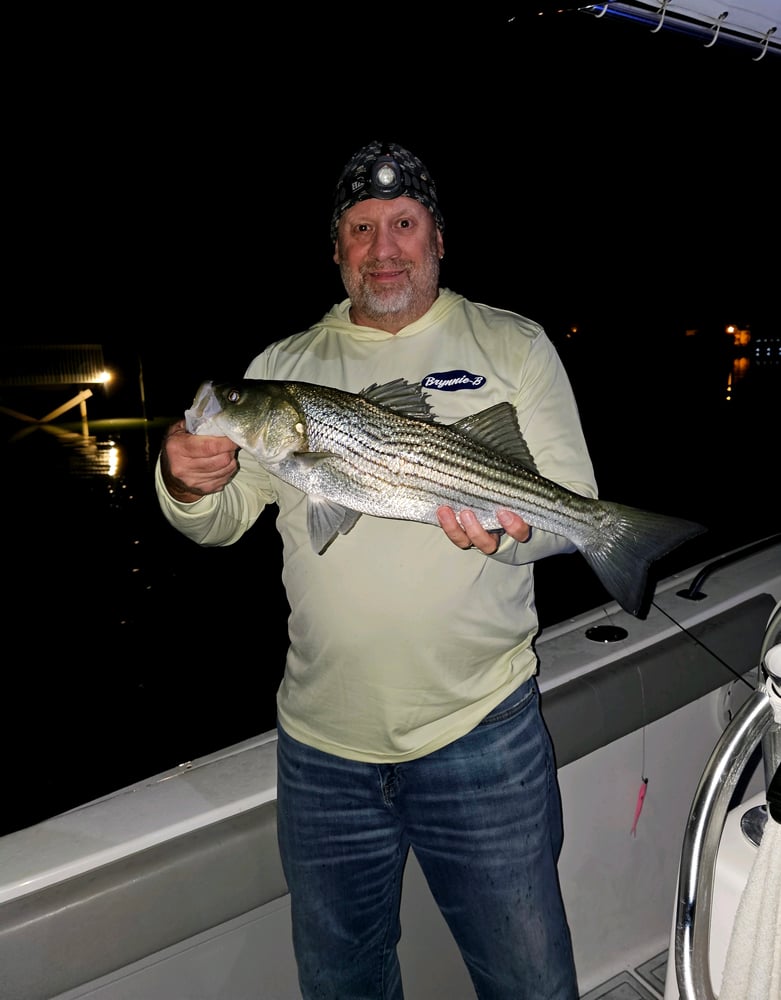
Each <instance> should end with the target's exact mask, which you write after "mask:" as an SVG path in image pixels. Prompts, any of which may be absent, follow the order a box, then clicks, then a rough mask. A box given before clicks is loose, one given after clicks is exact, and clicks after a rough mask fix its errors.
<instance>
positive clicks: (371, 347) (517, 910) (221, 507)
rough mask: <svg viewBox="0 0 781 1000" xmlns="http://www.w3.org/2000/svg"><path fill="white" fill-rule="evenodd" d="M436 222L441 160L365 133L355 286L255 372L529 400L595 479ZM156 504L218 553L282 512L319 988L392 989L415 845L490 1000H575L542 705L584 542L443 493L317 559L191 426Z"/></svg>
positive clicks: (290, 799)
mask: <svg viewBox="0 0 781 1000" xmlns="http://www.w3.org/2000/svg"><path fill="white" fill-rule="evenodd" d="M443 229H444V222H443V218H442V215H441V212H440V208H439V203H438V199H437V193H436V188H435V186H434V183H433V181H432V179H431V176H430V174H429V173H428V171H427V170H426V168H425V166H424V164H423V163H422V162H421V161H420V160H419V159H418V158H417V157H416V156H414V155H413V154H412V153H410V152H408V151H407V150H405V149H403V148H402V147H400V146H398V145H396V144H390V145H386V146H381V145H380V144H379V143H376V142H372V143H370V144H369V145H367V146H365V147H364V148H363V149H361V150H359V151H358V152H357V153H356V154H355V156H354V157H353V158H352V159H351V160H350V162H349V163H348V164H347V166H346V167H345V169H344V171H343V173H342V176H341V178H340V180H339V182H338V185H337V191H336V198H335V204H334V211H333V218H332V226H331V236H332V238H333V240H334V246H335V249H334V260H335V262H336V263H337V264H338V265H339V268H340V271H341V277H342V281H343V283H344V286H345V289H346V291H347V295H348V298H346V299H345V300H344V301H343V302H341V303H340V304H337V305H335V306H334V307H333V308H332V309H331V310H330V311H329V312H328V313H327V314H326V315H325V316H324V317H323V319H322V320H321V321H320V322H319V323H317V324H315V325H314V326H312V327H311V328H310V329H309V330H306V331H304V332H303V333H300V334H296V335H294V336H291V337H288V338H286V339H284V340H282V341H279V342H277V343H274V344H271V345H270V346H269V347H268V348H267V349H266V350H264V351H263V352H262V353H261V354H260V355H259V356H258V357H257V358H255V360H254V361H253V362H252V363H251V364H250V366H249V368H248V370H247V373H246V374H247V377H249V378H263V379H292V380H301V381H308V382H316V383H318V384H322V385H330V386H336V387H338V388H341V389H347V390H349V391H351V392H358V391H360V390H361V389H363V388H365V387H366V386H368V385H370V384H371V383H375V382H376V383H384V382H389V381H391V380H393V379H396V378H399V377H403V378H406V379H407V380H408V381H410V382H419V383H420V384H421V385H422V386H423V388H424V389H425V391H426V392H427V393H428V394H429V397H430V399H429V401H430V403H431V404H432V407H433V410H434V413H435V416H436V418H437V419H438V420H439V421H441V422H443V423H451V422H453V421H455V420H458V419H459V418H461V417H464V416H466V415H467V414H472V413H476V412H477V411H479V410H482V409H484V408H485V407H487V406H490V405H492V404H494V403H498V402H500V401H501V400H510V401H511V402H512V403H513V405H514V406H515V408H516V410H517V413H518V417H519V422H520V427H521V430H522V432H523V434H524V436H525V438H526V441H527V443H528V445H529V448H530V450H531V453H532V455H533V456H534V459H535V462H536V464H537V467H538V469H539V471H540V472H541V473H542V474H543V475H544V476H546V477H548V478H550V479H553V480H555V481H556V482H559V483H561V484H563V485H564V486H566V487H568V488H569V489H572V490H574V491H576V492H578V493H581V494H584V495H587V496H595V495H596V485H595V482H594V475H593V470H592V467H591V462H590V460H589V457H588V453H587V450H586V445H585V442H584V440H583V434H582V431H581V428H580V423H579V419H578V414H577V409H576V405H575V401H574V399H573V395H572V391H571V388H570V385H569V382H568V380H567V377H566V374H565V372H564V370H563V368H562V365H561V363H560V361H559V358H558V356H557V354H556V351H555V350H554V348H553V346H552V344H551V342H550V340H549V339H548V337H547V336H546V334H545V332H544V331H543V330H542V328H541V327H540V326H538V325H537V324H536V323H533V322H532V321H530V320H528V319H525V318H523V317H521V316H518V315H516V314H514V313H510V312H506V311H502V310H499V309H494V308H490V307H488V306H485V305H481V304H476V303H473V302H469V301H467V300H466V299H464V298H463V297H462V296H460V295H457V294H456V293H455V292H453V291H450V290H448V289H443V288H440V287H439V268H440V260H441V258H442V256H443V255H444V241H443ZM156 481H157V490H158V495H159V499H160V503H161V506H162V510H163V512H164V514H165V516H166V517H167V518H168V520H169V521H170V522H171V524H173V525H174V526H175V527H176V528H177V529H178V530H180V531H182V532H184V533H185V534H186V535H187V536H189V537H190V538H192V539H193V540H195V541H196V542H198V543H199V544H201V545H228V544H231V543H233V542H235V541H237V540H238V539H239V538H240V537H241V536H242V535H243V534H244V532H245V531H246V530H247V529H249V528H250V527H251V526H252V524H253V523H254V522H255V520H256V519H257V517H258V515H259V514H260V512H261V510H262V509H263V507H264V506H265V505H266V504H268V503H276V504H277V505H278V507H279V514H278V518H277V525H278V528H279V531H280V532H281V535H282V538H283V542H284V566H283V574H282V575H283V581H284V585H285V588H286V592H287V597H288V602H289V604H290V609H291V614H290V619H289V635H290V647H289V651H288V656H287V660H286V665H285V673H284V677H283V680H282V683H281V685H280V689H279V692H278V698H277V709H278V736H279V740H278V829H279V845H280V852H281V857H282V862H283V866H284V871H285V876H286V878H287V882H288V886H289V889H290V894H291V910H292V920H293V940H294V946H295V953H296V959H297V964H298V970H299V980H300V984H301V991H302V994H303V996H304V997H305V998H307V1000H308V998H314V997H318V998H333V1000H336V998H338V1000H373V998H377V1000H380V998H382V1000H399V998H401V997H402V986H401V975H400V970H399V964H398V959H397V955H396V945H397V942H398V939H399V936H400V926H399V898H400V887H401V879H402V872H403V867H404V863H405V860H406V856H407V852H408V849H409V847H410V846H411V847H412V849H413V850H414V851H415V854H416V856H417V859H418V861H419V863H420V865H421V868H422V870H423V872H424V873H425V875H426V878H427V880H428V882H429V885H430V887H431V890H432V893H433V895H434V898H435V899H436V901H437V903H438V905H439V907H440V909H441V911H442V913H443V915H444V917H445V919H446V920H447V922H448V925H449V927H450V929H451V931H452V933H453V936H454V938H455V940H456V941H457V943H458V945H459V948H460V949H461V953H462V955H463V957H464V960H465V962H466V964H467V967H468V969H469V972H470V974H471V976H472V980H473V982H474V984H475V988H476V990H477V993H478V995H479V996H480V997H481V998H482V1000H500V998H501V1000H511V998H512V1000H521V998H527V1000H574V998H576V997H577V986H576V982H575V972H574V964H573V959H572V950H571V943H570V938H569V930H568V927H567V923H566V918H565V914H564V910H563V905H562V900H561V896H560V892H559V887H558V880H557V870H556V865H557V859H558V854H559V850H560V847H561V839H562V830H561V814H560V800H559V792H558V786H557V784H556V773H555V764H554V760H553V756H552V751H551V747H550V743H549V739H548V736H547V732H546V730H545V728H544V725H543V722H542V719H541V716H540V714H539V703H538V698H539V695H538V689H537V683H536V679H535V674H536V669H537V661H536V657H535V653H534V650H533V646H532V642H533V638H534V635H535V632H536V630H537V617H536V613H535V603H534V588H533V564H534V562H535V561H536V560H537V559H541V558H543V557H545V556H548V555H551V554H553V553H557V552H564V551H572V549H573V546H572V545H571V544H570V543H569V542H568V541H567V540H566V539H565V538H562V537H560V536H557V535H553V534H550V533H548V532H545V531H539V530H536V529H535V531H534V532H533V533H532V532H531V529H530V528H529V526H528V525H527V524H526V523H525V522H524V521H523V520H522V519H521V518H520V517H518V516H517V515H515V514H512V513H510V512H508V511H504V512H501V513H500V515H499V520H500V523H501V524H502V527H503V529H504V531H503V532H489V531H486V530H484V529H483V528H482V526H481V525H480V524H479V522H478V521H477V519H476V517H475V516H474V514H473V513H471V512H470V511H453V510H451V509H449V508H441V509H440V511H439V514H438V516H439V520H440V524H441V527H442V531H439V530H437V529H436V528H432V526H431V525H426V524H419V523H417V522H408V521H396V520H391V519H386V518H373V517H368V516H364V517H361V518H360V519H359V521H358V523H357V524H356V525H355V527H354V528H353V529H352V530H351V531H350V532H349V533H347V534H345V535H343V536H342V535H340V536H339V537H337V539H336V540H335V542H334V543H333V544H332V545H331V546H329V548H328V550H327V551H326V552H325V553H323V554H322V555H317V554H315V553H314V552H313V550H312V547H311V545H310V542H309V537H308V534H307V525H306V498H305V496H304V495H303V494H302V493H301V492H300V491H298V490H296V489H295V488H293V487H292V486H289V485H287V484H285V483H283V482H281V481H279V480H277V479H276V478H275V477H274V476H273V475H270V474H269V473H267V472H266V471H264V470H263V469H262V468H261V467H260V466H259V464H258V463H257V462H256V461H255V460H253V458H252V457H251V456H248V455H246V454H244V453H243V452H241V453H239V454H238V456H237V455H236V448H235V445H233V444H232V442H231V441H230V440H228V439H227V438H220V437H208V436H207V437H201V436H193V435H190V434H188V433H187V432H186V430H185V428H184V423H183V422H182V421H179V423H177V424H176V425H174V427H173V428H171V430H170V432H169V434H168V435H167V436H166V439H165V441H164V443H163V448H162V452H161V457H160V462H159V464H158V470H157V480H156Z"/></svg>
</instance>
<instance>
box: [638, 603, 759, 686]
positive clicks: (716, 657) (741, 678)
mask: <svg viewBox="0 0 781 1000" xmlns="http://www.w3.org/2000/svg"><path fill="white" fill-rule="evenodd" d="M651 604H652V605H653V606H654V607H655V608H656V610H657V611H659V612H661V613H662V614H663V615H664V616H665V618H668V619H669V620H670V621H671V622H672V623H673V625H677V626H678V628H679V629H680V630H681V632H684V633H685V634H686V635H688V637H689V638H690V639H691V640H692V641H693V642H696V643H697V645H698V646H700V647H701V648H702V649H704V650H705V652H706V653H708V654H709V655H710V656H712V657H713V659H714V660H717V661H718V662H719V663H720V664H721V665H722V667H724V669H725V670H728V671H729V672H730V673H731V674H732V676H733V677H735V678H737V680H739V681H740V682H741V683H742V684H745V685H746V687H747V688H750V690H752V691H753V690H754V686H753V684H750V683H749V682H748V681H747V680H746V678H745V677H744V676H743V675H742V674H739V673H738V672H737V670H734V669H733V668H732V667H731V666H730V665H729V663H727V662H726V661H725V660H722V658H721V657H720V656H719V654H718V653H714V651H713V650H712V649H711V648H710V646H706V645H705V643H704V642H702V641H701V640H700V639H698V638H697V636H696V635H694V634H693V633H692V632H690V631H689V630H688V629H687V628H686V626H685V625H681V623H680V622H679V621H678V620H677V619H675V618H673V616H672V615H671V614H669V613H668V612H667V611H665V610H664V608H660V607H659V605H658V604H657V603H656V601H651Z"/></svg>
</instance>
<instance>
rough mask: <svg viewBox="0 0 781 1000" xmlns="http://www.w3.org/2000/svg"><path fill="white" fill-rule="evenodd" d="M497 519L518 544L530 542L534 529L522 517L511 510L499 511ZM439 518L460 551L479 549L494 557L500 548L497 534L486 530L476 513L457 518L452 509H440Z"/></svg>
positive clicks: (468, 513) (468, 511)
mask: <svg viewBox="0 0 781 1000" xmlns="http://www.w3.org/2000/svg"><path fill="white" fill-rule="evenodd" d="M497 517H498V520H499V523H500V524H501V526H502V528H503V530H504V531H506V532H507V534H508V535H509V536H510V537H511V538H514V539H515V541H516V542H528V540H529V538H530V537H531V531H532V529H531V528H530V526H529V525H528V524H527V523H526V521H524V520H523V518H522V517H519V516H518V514H513V513H512V511H509V510H500V511H498V513H497ZM437 518H438V520H439V523H440V525H441V526H442V530H443V531H444V532H445V534H446V535H447V537H448V538H449V539H450V541H451V542H452V543H453V544H454V545H457V546H458V547H459V548H460V549H479V550H480V551H481V552H483V553H484V554H485V555H487V556H492V555H493V554H494V553H495V552H496V550H497V549H498V548H499V536H498V535H497V533H496V532H495V531H488V530H487V529H486V528H484V527H483V526H482V524H480V522H479V521H478V520H477V517H476V515H475V513H474V511H471V510H462V511H461V513H460V514H459V515H458V516H456V513H455V511H454V510H453V508H452V507H440V508H439V509H438V510H437Z"/></svg>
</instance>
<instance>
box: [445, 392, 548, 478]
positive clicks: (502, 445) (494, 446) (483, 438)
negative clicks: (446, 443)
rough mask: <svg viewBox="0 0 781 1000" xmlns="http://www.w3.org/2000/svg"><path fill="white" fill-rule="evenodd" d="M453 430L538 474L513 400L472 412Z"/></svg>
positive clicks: (456, 424) (453, 426) (457, 422)
mask: <svg viewBox="0 0 781 1000" xmlns="http://www.w3.org/2000/svg"><path fill="white" fill-rule="evenodd" d="M451 427H452V428H453V429H454V430H457V431H458V432H459V433H460V434H465V435H466V436H467V437H469V438H471V439H472V440H473V441H476V442H477V443H478V444H481V445H483V446H484V447H486V448H490V449H491V450H492V451H496V452H499V454H501V455H504V456H505V457H506V458H509V459H511V460H512V461H513V462H518V463H519V464H520V465H523V466H524V467H525V468H526V469H528V470H529V471H530V472H533V473H535V475H539V474H540V473H539V470H538V469H537V466H536V464H535V462H534V458H533V457H532V454H531V452H530V451H529V446H528V444H527V443H526V438H524V436H523V434H522V433H521V428H520V426H519V425H518V414H517V413H516V411H515V407H514V406H513V405H512V403H508V402H506V401H505V402H503V403H497V404H496V405H495V406H489V407H487V408H486V409H485V410H480V412H479V413H470V414H469V416H467V417H462V418H461V419H460V420H457V421H456V422H455V423H454V424H451Z"/></svg>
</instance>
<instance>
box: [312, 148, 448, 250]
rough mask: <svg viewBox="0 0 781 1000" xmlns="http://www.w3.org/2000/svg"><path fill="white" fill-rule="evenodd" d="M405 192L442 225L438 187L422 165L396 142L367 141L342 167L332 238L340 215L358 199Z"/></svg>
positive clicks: (385, 197)
mask: <svg viewBox="0 0 781 1000" xmlns="http://www.w3.org/2000/svg"><path fill="white" fill-rule="evenodd" d="M402 195H406V196H407V197H408V198H414V199H415V201H419V202H420V204H421V205H424V206H425V207H426V208H427V209H428V210H429V212H431V214H432V215H433V216H434V221H435V222H436V224H437V229H439V230H440V231H441V230H443V229H444V228H445V223H444V220H443V218H442V213H441V212H440V211H439V204H438V202H437V189H436V187H435V186H434V181H433V180H432V178H431V174H430V173H429V172H428V170H427V169H426V167H425V165H424V164H423V163H422V162H421V161H420V160H419V159H418V158H417V156H415V155H414V154H413V153H410V152H409V150H407V149H404V147H403V146H399V145H398V144H397V143H395V142H389V143H383V144H381V143H379V142H370V143H369V145H368V146H364V147H363V148H362V149H359V150H358V152H357V153H356V154H355V155H354V156H353V158H352V159H351V160H350V162H349V163H348V164H347V166H346V167H345V168H344V170H343V171H342V175H341V177H340V178H339V182H338V184H337V185H336V193H335V195H334V211H333V215H332V216H331V239H332V240H335V239H336V234H337V230H338V228H339V219H341V217H342V215H343V214H344V212H346V211H347V209H348V208H352V206H353V205H357V204H358V202H359V201H364V200H365V199H367V198H380V199H382V200H383V201H388V200H390V199H392V198H399V197H401V196H402Z"/></svg>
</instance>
